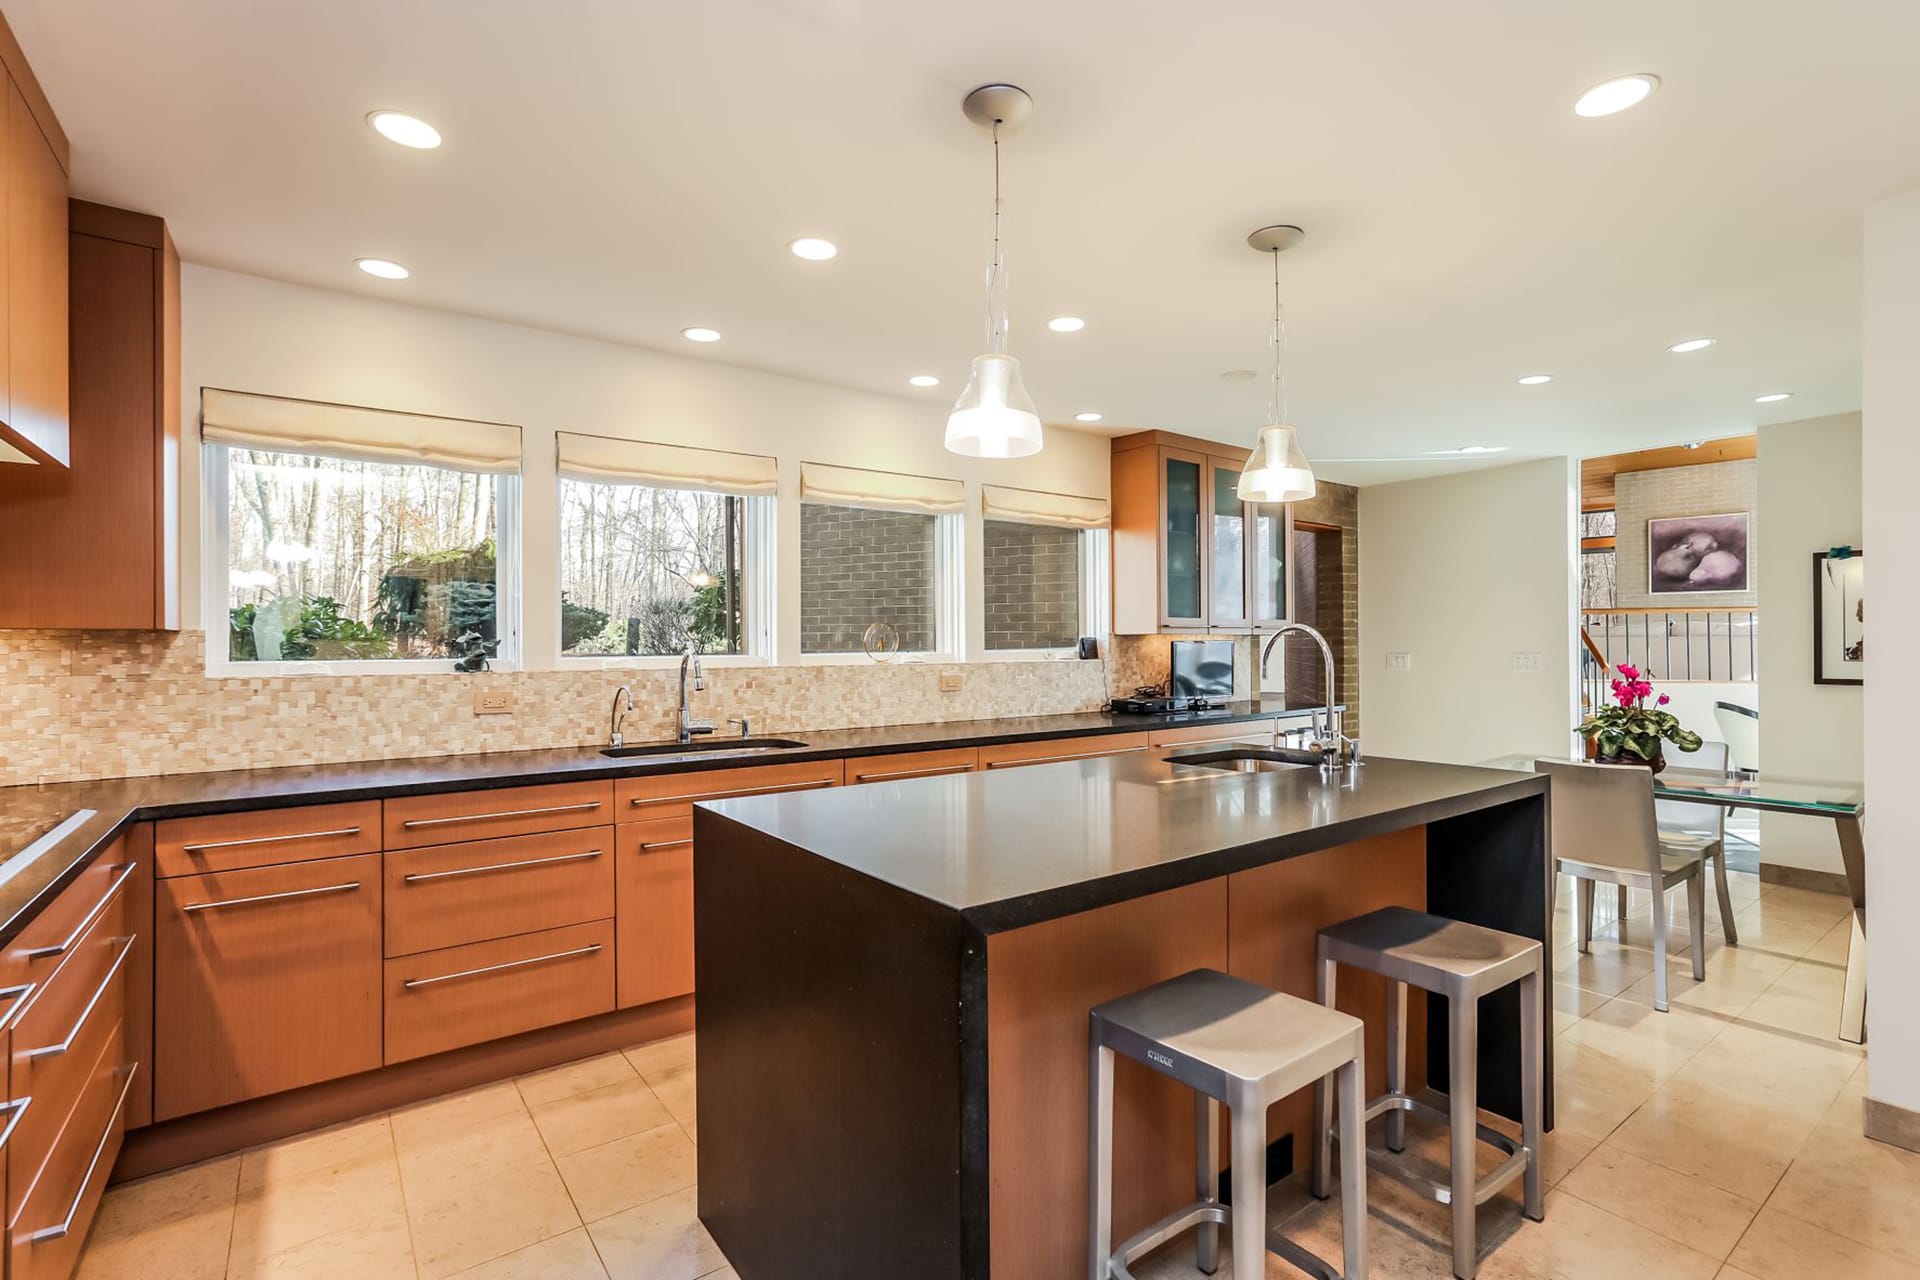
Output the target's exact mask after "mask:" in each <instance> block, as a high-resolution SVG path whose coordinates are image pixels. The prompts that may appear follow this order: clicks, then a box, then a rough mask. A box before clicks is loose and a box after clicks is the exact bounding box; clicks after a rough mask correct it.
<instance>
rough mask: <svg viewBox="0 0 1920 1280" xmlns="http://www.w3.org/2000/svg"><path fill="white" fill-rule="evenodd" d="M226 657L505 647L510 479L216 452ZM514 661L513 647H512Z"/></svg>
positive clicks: (485, 651) (477, 653)
mask: <svg viewBox="0 0 1920 1280" xmlns="http://www.w3.org/2000/svg"><path fill="white" fill-rule="evenodd" d="M207 453H208V461H209V464H210V465H209V468H208V471H209V477H210V479H212V480H214V481H215V482H216V483H215V484H214V485H213V486H210V492H212V491H214V490H217V491H218V492H220V493H221V494H223V495H224V499H225V500H224V502H223V503H222V504H220V506H216V507H213V508H211V509H212V510H213V511H218V510H221V509H222V508H224V513H225V520H224V529H223V531H224V533H225V535H226V536H225V538H224V539H222V540H221V541H223V542H224V547H223V550H224V555H222V556H221V557H220V558H219V560H218V562H217V564H216V570H224V576H225V591H224V592H223V593H222V594H221V596H220V598H221V600H222V601H223V608H224V611H225V619H224V621H225V624H226V625H225V626H224V628H221V630H222V631H224V634H225V636H226V653H225V655H224V657H225V659H226V661H229V662H235V663H249V662H327V663H335V662H363V661H371V660H400V661H417V660H441V661H447V662H453V661H463V660H464V661H467V662H469V663H473V662H475V661H476V660H477V659H485V660H488V661H489V662H491V661H492V660H495V659H498V658H500V657H501V656H502V651H501V646H502V640H503V638H504V635H505V632H504V630H503V627H502V614H503V609H502V603H503V600H504V599H505V597H506V592H505V591H503V589H502V584H503V574H502V567H501V560H502V556H501V547H502V541H501V534H502V530H503V526H504V524H505V522H503V520H502V518H501V513H502V508H503V506H505V505H506V504H507V502H508V501H510V499H509V498H508V497H507V496H506V495H505V494H503V492H502V490H503V489H505V488H507V487H509V486H511V485H512V484H514V483H515V482H514V480H513V479H512V478H510V477H502V476H493V475H476V474H474V473H472V472H467V471H455V470H452V469H450V468H446V467H436V466H426V465H421V464H397V463H388V462H371V461H358V460H348V459H341V458H331V457H321V456H317V455H314V454H302V453H290V452H283V451H279V450H268V449H238V448H228V447H226V446H222V445H209V446H208V447H207ZM508 656H510V655H508Z"/></svg>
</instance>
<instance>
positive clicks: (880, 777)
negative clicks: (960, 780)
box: [860, 764, 973, 782]
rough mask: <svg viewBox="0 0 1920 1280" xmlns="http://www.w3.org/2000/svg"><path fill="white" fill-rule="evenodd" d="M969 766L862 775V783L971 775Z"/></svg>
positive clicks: (971, 768) (955, 765) (941, 766)
mask: <svg viewBox="0 0 1920 1280" xmlns="http://www.w3.org/2000/svg"><path fill="white" fill-rule="evenodd" d="M972 772H973V766H972V765H970V764H942V765H934V766H932V767H931V768H926V769H897V770H895V771H894V772H892V773H863V774H861V775H860V781H862V782H886V781H888V780H889V779H891V778H931V777H933V776H934V775H935V774H941V773H972Z"/></svg>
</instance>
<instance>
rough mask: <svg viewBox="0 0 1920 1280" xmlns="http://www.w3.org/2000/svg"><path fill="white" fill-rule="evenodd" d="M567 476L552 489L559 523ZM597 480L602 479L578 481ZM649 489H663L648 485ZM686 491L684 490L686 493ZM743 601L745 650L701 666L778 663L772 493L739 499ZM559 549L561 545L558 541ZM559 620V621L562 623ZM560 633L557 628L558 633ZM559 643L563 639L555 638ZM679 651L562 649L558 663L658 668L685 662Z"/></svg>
mask: <svg viewBox="0 0 1920 1280" xmlns="http://www.w3.org/2000/svg"><path fill="white" fill-rule="evenodd" d="M564 481H565V477H555V479H554V487H553V498H554V521H555V524H556V526H557V525H558V522H559V518H560V507H561V504H560V485H561V484H562V483H564ZM574 483H575V484H595V483H599V482H598V481H592V480H587V481H581V480H576V481H574ZM644 487H646V488H663V487H665V486H661V485H648V486H644ZM683 492H684V491H683ZM740 504H741V506H740V603H741V604H742V606H744V610H745V613H746V619H745V622H744V626H743V628H742V631H741V635H740V643H741V645H742V646H743V647H744V648H745V650H746V652H744V653H703V654H701V655H700V662H701V665H702V666H707V667H716V668H722V667H765V666H771V665H772V663H773V656H772V655H773V634H774V625H775V619H776V618H777V617H778V613H777V609H778V606H779V598H778V595H777V592H776V589H775V580H776V579H777V578H778V577H779V573H778V565H779V563H780V543H779V527H780V520H779V507H778V500H777V499H775V498H773V497H771V496H767V495H759V494H748V495H744V496H741V498H740ZM556 549H557V545H556ZM559 569H560V566H559V563H558V561H557V560H556V562H555V564H554V582H555V584H556V585H555V588H554V601H553V607H554V609H555V610H558V609H559V608H560V595H559V587H558V585H557V584H558V583H559V580H560V572H559ZM557 621H558V620H557V619H556V623H557ZM556 636H557V631H556ZM555 643H558V640H557V638H556V641H555ZM680 657H681V655H679V654H668V653H640V654H625V653H567V652H565V651H562V652H561V653H560V654H559V655H558V660H557V661H556V662H555V663H554V669H555V670H559V671H658V670H663V669H666V668H669V667H678V666H679V665H680Z"/></svg>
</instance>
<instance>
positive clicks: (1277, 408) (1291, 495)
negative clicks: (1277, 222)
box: [1234, 225, 1318, 502]
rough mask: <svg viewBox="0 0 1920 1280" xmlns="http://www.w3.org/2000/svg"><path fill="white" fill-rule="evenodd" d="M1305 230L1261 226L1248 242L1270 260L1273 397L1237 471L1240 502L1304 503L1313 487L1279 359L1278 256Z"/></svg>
mask: <svg viewBox="0 0 1920 1280" xmlns="http://www.w3.org/2000/svg"><path fill="white" fill-rule="evenodd" d="M1306 234H1307V233H1306V232H1304V231H1302V230H1301V229H1300V228H1298V227H1293V226H1284V225H1282V226H1275V227H1262V228H1260V229H1259V230H1258V231H1256V232H1254V233H1253V234H1252V235H1250V236H1248V237H1247V243H1248V244H1250V245H1252V246H1253V247H1254V248H1255V249H1257V250H1259V251H1260V252H1261V253H1264V254H1268V255H1270V256H1271V257H1272V258H1273V398H1272V400H1271V401H1270V402H1269V403H1268V405H1267V425H1266V426H1264V427H1262V428H1260V434H1258V435H1257V436H1255V437H1254V439H1253V452H1252V453H1250V454H1248V455H1247V465H1246V466H1244V467H1242V468H1241V469H1240V484H1239V486H1238V487H1237V488H1236V489H1235V490H1234V496H1236V497H1238V498H1239V499H1240V501H1242V502H1304V501H1305V500H1306V499H1308V498H1311V497H1312V496H1313V495H1314V493H1315V492H1316V490H1317V488H1318V486H1317V485H1316V484H1315V482H1314V478H1313V464H1311V463H1310V462H1308V461H1307V455H1306V454H1304V453H1302V452H1301V451H1300V441H1299V439H1298V437H1297V435H1296V434H1295V432H1294V429H1293V428H1292V426H1290V425H1288V423H1287V390H1286V387H1287V384H1286V379H1285V377H1284V371H1283V368H1282V359H1283V357H1284V356H1285V355H1286V353H1287V321H1286V313H1285V312H1284V311H1283V310H1282V309H1281V306H1280V255H1281V254H1282V253H1284V252H1286V251H1287V250H1288V249H1291V248H1292V247H1293V246H1294V245H1296V244H1299V243H1300V241H1301V240H1302V239H1304V238H1305V237H1306Z"/></svg>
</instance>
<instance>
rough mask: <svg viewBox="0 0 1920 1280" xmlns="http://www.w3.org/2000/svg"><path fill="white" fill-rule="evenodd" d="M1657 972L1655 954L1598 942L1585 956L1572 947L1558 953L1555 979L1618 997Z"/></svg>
mask: <svg viewBox="0 0 1920 1280" xmlns="http://www.w3.org/2000/svg"><path fill="white" fill-rule="evenodd" d="M1652 972H1653V953H1652V952H1650V951H1642V950H1641V949H1640V948H1638V947H1627V946H1622V945H1620V944H1619V943H1617V942H1610V941H1607V940H1606V939H1597V940H1595V942H1594V944H1593V950H1592V951H1590V952H1588V953H1587V954H1585V955H1582V954H1580V952H1578V951H1576V950H1574V948H1573V947H1572V946H1571V945H1569V946H1568V947H1566V948H1565V949H1564V950H1562V951H1559V952H1557V953H1555V955H1554V968H1553V980H1554V981H1555V982H1557V983H1571V984H1573V985H1574V986H1578V987H1584V988H1586V989H1587V990H1588V991H1594V992H1598V993H1599V994H1601V995H1603V996H1612V995H1618V994H1620V993H1621V992H1622V991H1625V990H1626V989H1627V988H1628V987H1630V986H1632V985H1633V984H1634V983H1636V982H1638V981H1639V980H1640V979H1641V978H1643V977H1645V976H1646V975H1647V974H1649V973H1652Z"/></svg>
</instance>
